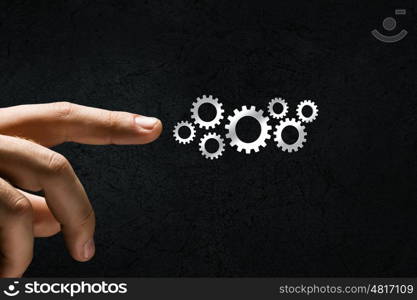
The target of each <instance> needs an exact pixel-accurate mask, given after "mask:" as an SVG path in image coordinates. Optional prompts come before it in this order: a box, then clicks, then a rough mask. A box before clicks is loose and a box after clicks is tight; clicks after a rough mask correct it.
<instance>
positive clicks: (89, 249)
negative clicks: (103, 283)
mask: <svg viewBox="0 0 417 300" xmlns="http://www.w3.org/2000/svg"><path fill="white" fill-rule="evenodd" d="M95 250H96V246H95V245H94V240H93V239H91V240H88V242H86V243H85V244H84V258H85V259H89V258H90V257H92V256H93V255H94V251H95Z"/></svg>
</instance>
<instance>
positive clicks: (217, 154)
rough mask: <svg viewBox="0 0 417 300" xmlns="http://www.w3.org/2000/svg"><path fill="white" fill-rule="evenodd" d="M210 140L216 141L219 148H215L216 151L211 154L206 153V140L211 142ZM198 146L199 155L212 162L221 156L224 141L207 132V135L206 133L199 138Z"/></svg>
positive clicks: (216, 135) (217, 135) (218, 136)
mask: <svg viewBox="0 0 417 300" xmlns="http://www.w3.org/2000/svg"><path fill="white" fill-rule="evenodd" d="M211 139H214V140H216V141H217V143H218V144H219V148H217V150H216V151H215V152H213V153H210V152H208V151H207V148H206V143H207V141H208V140H211ZM199 146H200V151H201V154H202V155H203V156H204V157H205V158H207V159H211V160H213V159H217V158H219V157H220V156H222V154H223V151H224V140H223V139H222V138H221V136H220V135H219V134H216V133H212V132H209V133H206V134H205V135H204V136H203V137H202V138H201V140H200V143H199Z"/></svg>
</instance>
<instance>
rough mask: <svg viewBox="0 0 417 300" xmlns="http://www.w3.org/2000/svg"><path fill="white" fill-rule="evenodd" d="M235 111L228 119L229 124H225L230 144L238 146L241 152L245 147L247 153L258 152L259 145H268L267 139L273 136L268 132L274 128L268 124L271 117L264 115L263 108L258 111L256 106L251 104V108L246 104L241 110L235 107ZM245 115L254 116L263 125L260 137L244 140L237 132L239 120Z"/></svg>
mask: <svg viewBox="0 0 417 300" xmlns="http://www.w3.org/2000/svg"><path fill="white" fill-rule="evenodd" d="M233 112H234V115H233V116H229V117H228V120H229V121H230V122H229V124H226V126H225V128H226V130H227V131H228V133H227V134H226V137H227V138H229V139H230V146H232V147H233V146H236V147H237V151H239V152H242V150H243V149H245V152H246V154H250V153H251V151H252V150H254V151H255V152H258V151H259V147H266V140H267V139H269V138H270V137H271V136H270V135H269V134H268V131H269V130H271V129H272V128H271V126H270V125H268V121H269V118H268V117H264V116H263V113H264V112H263V110H262V109H260V110H258V111H257V110H256V107H255V106H251V108H249V109H248V108H247V107H246V106H242V109H241V110H238V109H235V110H234V111H233ZM244 117H252V118H254V119H256V121H258V123H259V125H260V126H261V133H260V135H259V137H258V138H257V139H256V140H255V141H253V142H250V143H246V142H244V141H242V140H241V139H239V137H238V136H237V134H236V125H237V123H238V122H239V120H240V119H241V118H244Z"/></svg>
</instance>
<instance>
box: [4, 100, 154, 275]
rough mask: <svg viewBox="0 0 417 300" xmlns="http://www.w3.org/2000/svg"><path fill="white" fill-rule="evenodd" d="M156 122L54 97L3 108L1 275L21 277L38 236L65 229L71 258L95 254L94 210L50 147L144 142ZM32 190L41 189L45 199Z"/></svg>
mask: <svg viewBox="0 0 417 300" xmlns="http://www.w3.org/2000/svg"><path fill="white" fill-rule="evenodd" d="M161 131H162V124H161V122H160V121H159V120H158V119H155V118H149V117H145V116H140V115H136V114H131V113H127V112H115V111H108V110H103V109H97V108H91V107H86V106H81V105H76V104H72V103H68V102H56V103H49V104H37V105H20V106H13V107H7V108H1V109H0V277H20V276H22V274H23V273H24V272H25V270H26V268H27V267H28V266H29V264H30V262H31V260H32V255H33V244H34V237H47V236H51V235H54V234H56V233H57V232H59V231H62V233H63V235H64V239H65V243H66V246H67V248H68V251H69V253H70V254H71V256H72V257H73V258H74V259H76V260H78V261H87V260H89V259H91V258H92V257H93V255H94V253H95V246H94V237H93V236H94V227H95V217H94V211H93V209H92V207H91V204H90V202H89V200H88V197H87V194H86V193H85V191H84V188H83V186H82V184H81V182H80V181H79V179H78V178H77V176H76V174H75V173H74V170H73V169H72V167H71V165H70V163H69V162H68V160H67V159H66V158H65V157H64V156H62V155H61V154H58V153H56V152H54V151H52V150H50V149H48V148H47V147H51V146H54V145H58V144H61V143H64V142H78V143H83V144H94V145H102V144H120V145H122V144H146V143H149V142H152V141H153V140H155V139H156V138H158V136H159V135H160V133H161ZM19 188H21V189H24V190H26V191H33V192H35V191H43V193H44V197H40V196H36V195H32V194H30V193H27V192H24V191H22V190H19Z"/></svg>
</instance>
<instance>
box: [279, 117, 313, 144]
mask: <svg viewBox="0 0 417 300" xmlns="http://www.w3.org/2000/svg"><path fill="white" fill-rule="evenodd" d="M288 126H293V127H295V129H297V132H298V139H297V141H296V142H295V143H293V144H287V143H286V142H285V141H284V140H283V138H282V131H283V130H284V129H285V128H286V127H288ZM274 134H275V139H274V140H275V141H276V142H277V146H278V148H281V149H282V151H288V152H292V151H294V152H297V151H298V150H299V149H301V148H302V147H303V143H305V142H306V138H305V137H306V135H307V132H305V127H304V126H303V125H302V124H301V121H297V120H295V119H288V118H287V119H285V121H284V120H282V121H281V122H280V123H279V125H277V126H276V130H275V132H274Z"/></svg>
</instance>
